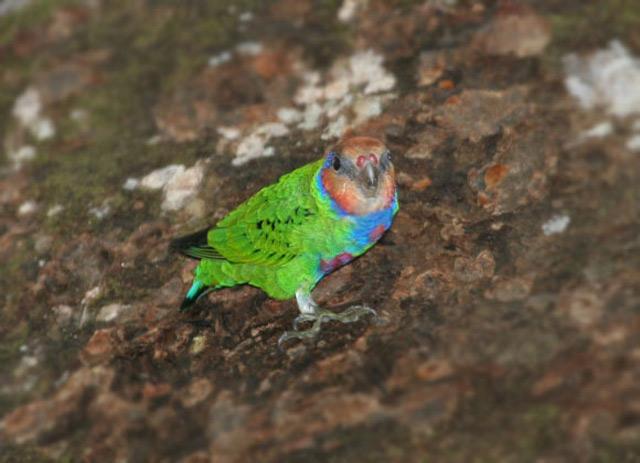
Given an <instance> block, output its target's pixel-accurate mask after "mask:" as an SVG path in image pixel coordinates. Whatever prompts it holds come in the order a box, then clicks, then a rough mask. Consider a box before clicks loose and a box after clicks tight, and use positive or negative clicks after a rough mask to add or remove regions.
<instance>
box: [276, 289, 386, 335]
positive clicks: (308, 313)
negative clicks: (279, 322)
mask: <svg viewBox="0 0 640 463" xmlns="http://www.w3.org/2000/svg"><path fill="white" fill-rule="evenodd" d="M296 301H297V302H298V308H299V309H300V315H298V316H297V317H296V318H295V320H294V321H293V331H285V332H284V334H283V335H282V336H280V339H278V346H279V347H280V348H282V346H283V344H284V343H285V342H287V341H289V340H290V339H300V340H304V339H313V338H315V337H316V336H317V335H318V334H319V333H320V329H321V327H322V324H323V323H324V322H327V321H331V320H335V321H338V322H340V323H353V322H356V321H358V320H360V318H362V317H363V316H365V315H372V316H373V317H374V318H376V317H377V316H378V314H377V313H376V311H375V310H373V309H372V308H371V307H368V306H366V305H354V306H351V307H349V308H348V309H346V310H344V311H343V312H341V313H335V312H332V311H330V310H327V309H323V308H322V307H320V306H318V304H316V302H315V301H314V300H313V299H312V298H311V294H309V292H307V291H302V290H298V291H296ZM305 322H313V324H312V325H311V327H310V328H309V329H307V330H300V329H299V327H300V325H301V324H302V323H305Z"/></svg>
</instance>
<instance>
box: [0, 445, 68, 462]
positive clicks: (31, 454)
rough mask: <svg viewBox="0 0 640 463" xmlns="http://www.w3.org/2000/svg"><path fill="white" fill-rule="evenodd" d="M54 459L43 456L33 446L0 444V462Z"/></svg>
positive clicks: (47, 460)
mask: <svg viewBox="0 0 640 463" xmlns="http://www.w3.org/2000/svg"><path fill="white" fill-rule="evenodd" d="M53 461H54V460H52V459H50V458H48V457H46V456H44V455H43V454H42V453H41V452H40V451H39V450H37V449H36V448H34V447H31V446H26V445H21V446H14V445H5V444H3V445H2V451H1V452H0V463H49V462H53ZM58 461H59V462H66V461H70V460H66V459H62V460H58Z"/></svg>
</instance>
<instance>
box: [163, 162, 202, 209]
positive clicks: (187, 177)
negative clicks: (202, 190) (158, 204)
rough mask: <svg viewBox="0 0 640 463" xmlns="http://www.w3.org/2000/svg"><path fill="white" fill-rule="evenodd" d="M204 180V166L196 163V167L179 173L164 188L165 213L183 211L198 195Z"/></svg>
mask: <svg viewBox="0 0 640 463" xmlns="http://www.w3.org/2000/svg"><path fill="white" fill-rule="evenodd" d="M203 178H204V166H203V164H202V163H196V164H195V165H194V166H192V167H190V168H188V169H186V170H184V171H182V172H178V173H177V174H176V175H174V176H173V178H171V180H169V182H168V183H167V184H166V185H165V187H164V201H163V202H162V209H163V210H164V211H177V210H179V209H182V208H183V207H184V206H185V205H186V204H187V203H188V202H189V201H190V200H192V199H194V198H195V197H196V195H197V194H198V189H199V187H200V183H201V182H202V179H203Z"/></svg>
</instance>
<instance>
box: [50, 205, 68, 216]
mask: <svg viewBox="0 0 640 463" xmlns="http://www.w3.org/2000/svg"><path fill="white" fill-rule="evenodd" d="M63 210H64V207H63V206H62V205H61V204H55V205H53V206H51V207H50V208H49V210H48V211H47V217H55V216H56V215H58V214H60V213H61V212H62V211H63Z"/></svg>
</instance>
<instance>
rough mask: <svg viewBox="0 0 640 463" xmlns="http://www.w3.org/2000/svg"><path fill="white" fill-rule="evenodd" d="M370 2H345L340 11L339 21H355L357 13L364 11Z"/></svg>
mask: <svg viewBox="0 0 640 463" xmlns="http://www.w3.org/2000/svg"><path fill="white" fill-rule="evenodd" d="M367 3H369V1H368V0H344V1H343V2H342V6H340V9H339V10H338V20H339V21H342V22H344V23H346V22H350V21H351V20H353V19H354V18H355V17H356V15H357V13H359V12H360V11H362V10H364V8H365V7H366V6H367Z"/></svg>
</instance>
